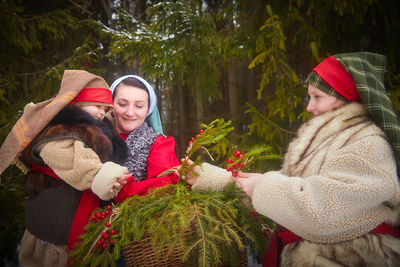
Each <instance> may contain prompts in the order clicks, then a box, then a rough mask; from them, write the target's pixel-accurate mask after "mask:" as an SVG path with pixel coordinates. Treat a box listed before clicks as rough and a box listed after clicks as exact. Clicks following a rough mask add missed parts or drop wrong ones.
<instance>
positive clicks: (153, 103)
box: [110, 75, 164, 134]
mask: <svg viewBox="0 0 400 267" xmlns="http://www.w3.org/2000/svg"><path fill="white" fill-rule="evenodd" d="M126 78H134V79H137V80H139V81H141V82H142V83H143V84H144V85H145V86H146V90H147V93H148V94H149V111H148V112H147V118H146V121H147V123H148V124H149V126H150V127H151V128H153V130H154V131H155V132H158V133H161V134H164V133H163V129H162V124H161V118H160V113H159V112H158V108H157V96H156V93H155V92H154V89H153V87H152V86H151V85H150V84H149V83H148V82H147V81H146V80H145V79H143V78H142V77H139V76H137V75H125V76H122V77H120V78H118V79H116V80H115V81H114V82H113V83H112V84H111V86H110V90H111V92H112V93H113V92H114V90H115V88H116V87H117V86H118V85H119V84H120V83H121V82H122V81H123V80H125V79H126Z"/></svg>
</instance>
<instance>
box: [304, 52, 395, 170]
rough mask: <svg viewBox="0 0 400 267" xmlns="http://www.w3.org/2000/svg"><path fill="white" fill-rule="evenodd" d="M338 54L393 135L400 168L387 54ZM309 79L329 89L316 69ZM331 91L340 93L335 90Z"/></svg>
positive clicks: (365, 100)
mask: <svg viewBox="0 0 400 267" xmlns="http://www.w3.org/2000/svg"><path fill="white" fill-rule="evenodd" d="M334 57H335V58H336V59H337V60H338V61H339V62H340V64H341V65H342V66H343V67H344V68H345V69H346V71H347V72H348V73H349V74H350V75H351V76H352V78H353V80H354V82H355V83H356V87H357V90H358V93H359V94H360V97H361V102H362V104H363V105H364V106H365V107H366V109H367V110H368V112H369V114H370V115H371V116H372V118H373V119H374V121H375V123H376V124H377V125H378V126H379V127H380V128H381V129H382V130H383V131H384V132H385V134H386V136H387V137H388V138H389V140H390V143H391V145H392V147H393V149H394V150H395V155H396V158H397V164H398V169H400V167H399V159H400V125H399V122H398V119H397V116H396V113H395V111H394V108H393V105H392V102H391V100H390V98H389V96H388V94H387V92H386V88H385V85H384V74H385V65H386V57H385V56H383V55H379V54H373V53H368V52H358V53H346V54H338V55H334ZM307 82H308V83H310V84H312V85H314V86H315V87H317V88H320V89H321V90H323V91H325V92H326V90H324V89H326V88H327V87H326V86H325V85H327V84H326V83H325V82H323V80H322V79H321V78H320V77H319V76H318V75H317V74H316V73H315V72H312V73H311V74H310V76H309V77H308V78H307ZM324 83H325V85H324ZM328 86H329V85H328ZM328 90H329V88H328ZM332 90H334V89H333V88H332ZM330 94H331V95H335V96H336V94H335V93H333V92H331V93H330Z"/></svg>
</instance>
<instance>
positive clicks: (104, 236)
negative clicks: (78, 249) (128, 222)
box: [96, 222, 117, 248]
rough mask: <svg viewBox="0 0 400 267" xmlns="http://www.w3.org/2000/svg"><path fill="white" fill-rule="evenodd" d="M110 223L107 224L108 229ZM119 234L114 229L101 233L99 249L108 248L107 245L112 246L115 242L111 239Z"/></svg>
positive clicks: (98, 243)
mask: <svg viewBox="0 0 400 267" xmlns="http://www.w3.org/2000/svg"><path fill="white" fill-rule="evenodd" d="M110 226H111V225H110V223H109V222H108V223H106V227H107V228H108V227H110ZM115 234H117V231H115V230H114V229H111V230H109V231H108V230H107V231H104V232H102V233H101V239H99V240H97V242H96V244H97V247H99V248H106V247H107V243H108V244H110V246H112V245H113V244H114V240H113V239H112V238H111V236H113V235H115Z"/></svg>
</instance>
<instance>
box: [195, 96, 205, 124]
mask: <svg viewBox="0 0 400 267" xmlns="http://www.w3.org/2000/svg"><path fill="white" fill-rule="evenodd" d="M195 97H196V99H195V103H196V122H195V123H196V124H195V128H196V129H199V127H200V123H201V122H203V120H204V106H203V96H202V93H201V91H200V90H196V91H195Z"/></svg>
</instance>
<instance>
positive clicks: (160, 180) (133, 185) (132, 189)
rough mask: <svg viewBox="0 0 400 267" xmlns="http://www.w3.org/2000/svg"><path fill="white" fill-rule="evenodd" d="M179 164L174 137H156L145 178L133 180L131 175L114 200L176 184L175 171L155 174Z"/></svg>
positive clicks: (122, 199) (148, 159)
mask: <svg viewBox="0 0 400 267" xmlns="http://www.w3.org/2000/svg"><path fill="white" fill-rule="evenodd" d="M179 165H180V162H179V160H178V158H177V157H176V154H175V140H174V138H173V137H170V136H169V137H164V136H159V137H157V138H156V140H155V141H154V144H153V146H152V147H151V149H150V153H149V157H148V158H147V180H144V181H139V182H135V179H134V178H133V177H132V176H131V177H129V178H128V180H127V181H128V182H127V184H126V185H124V187H122V189H121V191H120V192H119V194H118V196H116V197H115V198H114V200H115V201H117V202H122V201H124V200H125V199H126V198H128V197H130V196H133V195H141V196H142V195H146V194H147V193H148V191H149V189H152V188H156V187H162V186H164V185H166V184H176V183H177V182H178V176H177V175H176V174H175V173H173V174H170V175H168V176H163V177H157V175H159V174H160V173H161V172H163V171H165V170H168V169H170V168H172V167H176V166H179Z"/></svg>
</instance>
